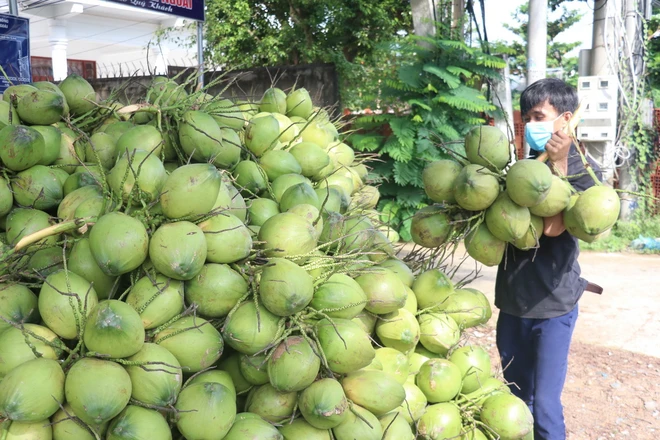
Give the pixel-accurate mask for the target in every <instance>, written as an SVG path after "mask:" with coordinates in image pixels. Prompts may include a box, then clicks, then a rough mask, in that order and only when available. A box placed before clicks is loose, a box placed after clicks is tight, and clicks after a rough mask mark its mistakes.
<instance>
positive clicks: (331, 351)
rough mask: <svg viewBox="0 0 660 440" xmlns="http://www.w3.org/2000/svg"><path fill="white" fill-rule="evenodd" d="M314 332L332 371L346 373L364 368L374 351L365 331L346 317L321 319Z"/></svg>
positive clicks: (374, 354) (372, 356) (371, 358)
mask: <svg viewBox="0 0 660 440" xmlns="http://www.w3.org/2000/svg"><path fill="white" fill-rule="evenodd" d="M316 334H317V337H318V340H319V343H320V345H321V350H323V353H324V354H325V357H326V359H327V362H328V366H329V367H330V370H332V372H334V373H337V374H346V373H351V372H353V371H356V370H359V369H360V368H364V367H366V366H367V365H369V364H370V363H371V361H372V360H373V359H374V357H375V356H376V353H375V351H374V349H373V347H372V346H371V340H370V339H369V336H368V335H367V333H366V332H365V331H364V330H362V328H360V326H359V325H358V324H356V323H355V322H353V321H349V320H347V319H341V318H334V319H333V320H332V322H330V321H329V320H328V319H325V318H324V319H322V320H321V321H319V322H318V323H317V324H316Z"/></svg>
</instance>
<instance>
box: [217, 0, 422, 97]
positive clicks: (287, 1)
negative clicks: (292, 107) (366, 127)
mask: <svg viewBox="0 0 660 440" xmlns="http://www.w3.org/2000/svg"><path fill="white" fill-rule="evenodd" d="M411 26H412V22H411V13H410V3H409V2H402V1H399V0H381V1H372V0H325V1H317V0H264V1H255V0H209V1H207V11H206V23H205V39H206V43H207V44H206V48H205V57H206V60H208V61H209V62H210V63H211V64H213V65H216V66H223V67H225V68H232V69H241V68H252V67H259V66H280V65H296V64H308V63H319V62H321V63H329V62H333V63H335V64H336V65H337V66H338V69H339V72H340V75H341V81H342V86H343V87H342V89H343V90H344V91H346V92H348V91H347V90H346V89H347V88H350V87H358V88H359V87H360V86H362V87H364V85H365V75H366V74H367V72H366V71H365V68H364V66H365V65H366V66H371V65H374V64H377V63H378V61H379V56H382V52H379V45H380V44H381V43H383V42H386V41H391V40H393V39H394V38H395V37H396V36H397V33H404V34H405V33H406V32H409V31H410V29H411ZM358 93H359V92H358ZM352 99H354V98H353V97H352V96H351V95H350V94H349V95H347V96H344V95H343V96H342V100H344V101H351V100H352Z"/></svg>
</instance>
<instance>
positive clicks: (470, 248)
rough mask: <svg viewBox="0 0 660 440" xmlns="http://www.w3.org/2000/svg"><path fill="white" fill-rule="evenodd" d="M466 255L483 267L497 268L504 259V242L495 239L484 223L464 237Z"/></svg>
mask: <svg viewBox="0 0 660 440" xmlns="http://www.w3.org/2000/svg"><path fill="white" fill-rule="evenodd" d="M465 248H466V249H467V253H468V254H469V255H470V256H471V257H472V258H474V259H475V260H477V261H478V262H480V263H481V264H483V265H485V266H497V265H498V264H500V262H501V261H502V258H504V252H505V250H506V242H505V241H502V240H500V239H498V238H497V237H495V236H494V235H493V234H492V233H491V232H490V230H489V229H488V226H486V224H485V223H482V224H480V225H479V226H478V227H477V228H475V229H474V230H472V231H471V232H470V233H469V234H468V235H467V237H465Z"/></svg>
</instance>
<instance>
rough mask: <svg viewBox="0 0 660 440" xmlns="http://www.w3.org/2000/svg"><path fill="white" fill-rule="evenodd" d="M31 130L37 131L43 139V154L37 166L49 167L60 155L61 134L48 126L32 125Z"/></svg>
mask: <svg viewBox="0 0 660 440" xmlns="http://www.w3.org/2000/svg"><path fill="white" fill-rule="evenodd" d="M31 128H32V129H34V130H36V131H38V132H39V133H40V134H41V136H42V137H43V138H44V153H43V155H42V156H41V160H40V161H39V165H51V164H52V163H53V162H55V160H56V159H57V157H58V156H59V154H60V145H61V143H62V132H61V131H60V130H58V129H57V128H55V127H53V126H50V125H33V126H32V127H31Z"/></svg>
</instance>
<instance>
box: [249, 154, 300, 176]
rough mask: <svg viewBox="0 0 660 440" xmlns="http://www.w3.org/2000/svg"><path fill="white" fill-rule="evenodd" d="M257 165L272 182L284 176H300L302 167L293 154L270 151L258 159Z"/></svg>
mask: <svg viewBox="0 0 660 440" xmlns="http://www.w3.org/2000/svg"><path fill="white" fill-rule="evenodd" d="M259 165H260V166H261V168H262V169H263V170H264V172H265V173H266V175H267V176H268V180H269V181H271V182H273V181H274V180H275V179H277V178H278V177H280V176H282V175H284V174H301V173H302V167H301V166H300V164H299V163H298V161H297V160H296V158H295V157H294V156H293V154H291V153H289V152H288V151H284V150H270V151H267V152H266V153H264V154H263V156H261V157H260V158H259Z"/></svg>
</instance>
